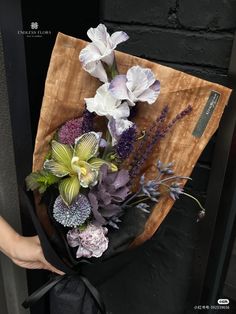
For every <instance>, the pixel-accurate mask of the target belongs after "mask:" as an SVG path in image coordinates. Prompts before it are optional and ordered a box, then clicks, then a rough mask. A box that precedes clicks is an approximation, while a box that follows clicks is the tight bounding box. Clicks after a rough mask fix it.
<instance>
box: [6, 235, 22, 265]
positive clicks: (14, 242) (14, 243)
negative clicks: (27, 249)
mask: <svg viewBox="0 0 236 314" xmlns="http://www.w3.org/2000/svg"><path fill="white" fill-rule="evenodd" d="M21 239H22V236H21V235H19V234H18V233H16V232H14V233H12V235H11V236H10V237H9V239H8V242H7V241H6V242H7V243H6V248H5V254H6V255H7V256H8V257H9V258H11V259H14V258H16V257H17V248H18V247H19V242H20V241H21Z"/></svg>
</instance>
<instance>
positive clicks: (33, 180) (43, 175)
mask: <svg viewBox="0 0 236 314" xmlns="http://www.w3.org/2000/svg"><path fill="white" fill-rule="evenodd" d="M59 180H60V178H58V177H56V176H54V175H53V174H52V173H50V172H47V171H45V170H40V171H37V172H32V173H31V174H30V175H28V176H27V177H26V179H25V181H26V186H27V190H32V191H34V190H39V192H40V193H44V192H45V191H46V190H47V188H48V187H49V186H50V185H53V184H55V183H57V182H58V181H59Z"/></svg>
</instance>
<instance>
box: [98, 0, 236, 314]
mask: <svg viewBox="0 0 236 314" xmlns="http://www.w3.org/2000/svg"><path fill="white" fill-rule="evenodd" d="M100 14H101V20H102V22H104V23H105V24H106V26H107V27H108V29H109V30H110V31H116V30H124V31H126V32H127V33H128V34H129V36H130V39H129V40H128V41H127V42H126V43H125V44H123V45H120V46H119V47H118V49H119V50H121V51H124V52H127V53H131V54H134V55H137V56H139V57H143V58H147V59H150V60H153V61H156V62H158V63H161V64H164V65H167V66H170V67H173V68H175V69H178V70H181V71H184V72H187V73H189V74H192V75H195V76H198V77H200V78H203V79H206V80H210V81H213V82H217V83H220V84H223V85H227V71H228V66H229V60H230V55H231V49H232V43H233V35H234V32H235V30H236V0H126V1H124V0H123V1H122V0H101V8H100ZM216 136H217V134H216V135H215V136H213V138H212V139H211V141H210V142H209V144H208V145H207V147H206V148H205V150H204V152H203V153H202V155H201V157H200V159H199V161H198V163H197V165H196V167H195V169H194V171H193V174H192V179H193V180H192V181H191V182H189V183H188V185H187V187H186V188H187V191H190V192H191V193H192V194H193V195H194V196H196V197H197V198H198V199H199V200H201V202H202V203H203V204H204V202H205V199H206V191H207V186H208V181H209V176H210V172H211V163H212V158H213V154H214V147H215V141H216ZM197 210H198V208H197V206H196V207H195V206H194V204H193V202H191V201H189V200H187V199H186V198H184V197H183V198H181V200H180V201H178V202H176V203H175V206H174V210H172V211H171V213H170V214H169V215H168V217H167V219H166V220H165V221H164V223H163V224H162V226H161V228H160V229H159V232H158V233H157V234H156V235H155V236H154V237H153V239H152V242H151V244H149V246H150V252H149V253H148V252H147V248H144V250H143V254H144V256H146V255H147V254H149V256H148V258H149V264H150V265H152V266H153V271H152V276H153V277H155V278H158V279H157V280H156V281H155V285H154V284H153V287H154V286H155V289H154V290H155V291H156V290H157V291H159V290H158V289H160V291H162V292H161V293H159V294H158V296H159V299H158V298H151V297H146V301H142V302H143V303H141V301H139V303H140V309H139V310H138V309H136V312H137V313H139V311H140V313H142V308H144V307H145V306H146V302H149V304H150V307H149V309H153V310H152V311H151V312H150V313H156V311H154V306H156V309H157V311H158V312H159V313H161V314H162V313H165V314H166V313H173V312H171V310H170V309H168V306H167V303H166V302H165V298H166V296H168V300H169V301H168V302H170V303H171V302H172V304H175V302H177V301H176V300H177V298H175V297H173V295H172V288H171V287H172V286H173V287H174V288H173V289H175V291H176V289H177V290H178V286H179V288H180V282H182V283H183V282H185V286H186V289H187V290H188V289H189V288H190V286H191V279H190V283H187V281H188V279H189V278H191V276H192V273H191V270H189V269H191V267H192V266H191V265H193V263H194V262H193V259H194V258H195V257H194V254H193V248H194V246H195V244H196V242H195V240H196V238H195V236H196V233H195V232H196V224H195V222H194V217H195V216H194V215H195V214H196V211H197ZM170 230H171V232H173V234H172V235H171V232H170ZM162 233H164V234H165V236H164V237H162V236H160V235H161V234H162ZM179 236H181V237H182V238H181V239H179V240H177V241H176V243H175V244H173V243H174V241H175V240H174V239H175V238H178V237H179ZM168 237H169V239H171V241H169V242H168ZM184 241H186V242H185V243H184ZM158 245H161V246H162V245H163V246H165V250H163V251H158V250H157V249H156V248H157V247H158ZM168 248H169V250H170V251H171V250H172V252H173V256H172V257H171V260H169V261H167V260H166V258H165V259H164V260H165V263H166V265H167V269H171V270H175V271H176V272H175V271H174V273H175V275H176V276H177V275H178V265H182V268H181V266H180V268H181V269H182V270H181V271H180V273H179V275H180V278H179V280H178V281H175V279H173V280H172V279H169V283H168V288H167V290H165V288H164V286H163V282H162V281H161V280H160V277H158V275H157V273H159V274H161V273H162V271H161V269H162V268H161V267H162V266H163V265H162V264H161V262H160V259H162V257H163V254H164V255H165V254H166V252H167V250H168ZM156 250H157V252H158V256H155V254H154V253H153V252H156ZM164 251H165V253H163V252H164ZM175 254H176V255H178V256H179V257H178V258H177V257H176V256H175V257H174V255H175ZM156 258H157V259H159V261H157V260H156ZM186 259H187V260H188V262H186ZM215 263H217V260H216V261H215ZM150 265H149V266H150ZM183 265H185V266H184V267H183ZM149 266H148V267H149ZM145 267H147V266H145V264H142V273H143V272H144V271H145V269H146V268H145ZM181 272H182V273H181ZM125 275H127V276H129V281H130V280H131V279H130V278H132V272H130V273H128V272H127V271H126V272H125V271H124V275H123V276H122V280H125V279H124V278H126V277H125ZM133 276H134V275H133ZM187 278H188V279H187ZM129 281H128V282H129ZM148 282H149V281H148ZM142 283H143V282H142ZM126 284H127V283H126ZM147 284H148V283H146V285H147ZM188 284H189V285H190V286H188ZM188 287H189V288H188ZM135 293H137V292H133V294H134V295H135ZM184 294H185V296H186V295H187V292H186V291H185V292H183V295H184ZM113 298H114V296H113ZM163 300H164V301H163ZM126 302H128V301H127V300H126ZM188 302H190V301H188V299H186V300H184V301H183V302H182V305H180V304H179V305H177V306H176V309H175V312H176V313H185V311H184V309H183V307H186V309H187V308H188V307H189V308H190V312H189V313H192V308H193V307H192V305H190V304H188ZM177 303H178V302H177ZM177 303H176V304H177ZM184 303H185V305H183V304H184ZM181 306H182V307H181ZM125 313H126V312H125ZM186 313H187V311H186Z"/></svg>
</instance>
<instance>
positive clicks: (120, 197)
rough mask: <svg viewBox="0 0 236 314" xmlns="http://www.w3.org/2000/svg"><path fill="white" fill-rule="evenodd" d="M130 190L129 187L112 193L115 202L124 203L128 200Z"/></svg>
mask: <svg viewBox="0 0 236 314" xmlns="http://www.w3.org/2000/svg"><path fill="white" fill-rule="evenodd" d="M129 193H130V189H129V188H128V187H126V186H125V187H123V188H120V189H119V190H117V191H115V192H114V193H112V197H113V199H114V201H116V202H122V201H124V200H125V199H126V197H127V196H128V195H129Z"/></svg>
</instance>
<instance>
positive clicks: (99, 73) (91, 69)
mask: <svg viewBox="0 0 236 314" xmlns="http://www.w3.org/2000/svg"><path fill="white" fill-rule="evenodd" d="M83 69H84V70H85V71H87V72H88V73H89V74H90V75H92V76H94V77H96V78H98V79H99V80H100V81H101V82H103V83H105V82H107V81H108V77H107V73H106V71H105V69H104V67H103V65H102V63H101V61H94V62H90V63H87V64H86V65H84V66H83Z"/></svg>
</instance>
